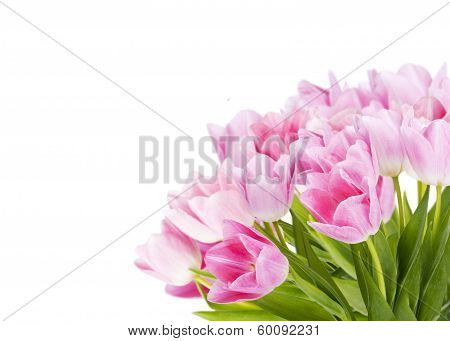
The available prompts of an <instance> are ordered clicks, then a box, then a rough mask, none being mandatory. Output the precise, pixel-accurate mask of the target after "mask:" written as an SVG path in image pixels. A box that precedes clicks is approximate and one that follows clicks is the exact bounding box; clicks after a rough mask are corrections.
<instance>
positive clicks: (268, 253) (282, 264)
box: [255, 246, 289, 293]
mask: <svg viewBox="0 0 450 341" xmlns="http://www.w3.org/2000/svg"><path fill="white" fill-rule="evenodd" d="M255 268H256V278H257V281H258V283H259V285H260V286H261V287H263V288H270V289H273V288H275V287H277V286H279V285H280V284H281V283H283V282H284V281H285V280H286V277H287V275H288V272H289V262H288V260H287V259H286V257H285V256H283V254H282V253H281V252H280V250H278V248H276V247H274V246H266V247H264V248H263V249H262V251H261V252H260V253H259V257H258V259H257V261H256V266H255ZM266 293H267V292H266Z"/></svg>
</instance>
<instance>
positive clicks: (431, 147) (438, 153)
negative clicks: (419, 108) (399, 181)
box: [401, 118, 450, 186]
mask: <svg viewBox="0 0 450 341" xmlns="http://www.w3.org/2000/svg"><path fill="white" fill-rule="evenodd" d="M401 132H402V136H403V141H404V145H405V149H406V153H407V155H408V160H409V163H410V165H411V167H412V170H413V172H410V174H411V175H412V176H414V177H416V178H418V179H419V180H420V181H422V182H423V183H425V184H428V185H441V186H448V185H450V123H448V122H446V121H444V120H434V121H432V122H430V123H428V124H427V125H425V126H423V125H422V123H421V122H419V120H417V119H414V118H412V119H410V120H408V122H406V123H405V124H404V125H403V126H402V128H401Z"/></svg>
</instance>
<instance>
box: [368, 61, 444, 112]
mask: <svg viewBox="0 0 450 341" xmlns="http://www.w3.org/2000/svg"><path fill="white" fill-rule="evenodd" d="M446 74H447V68H446V66H445V65H444V66H443V67H442V68H441V69H440V70H439V71H438V73H437V74H436V76H435V77H434V78H432V77H431V75H430V74H429V72H428V71H427V70H426V69H425V68H423V67H421V66H418V65H413V64H406V65H404V66H402V67H401V68H400V69H399V70H398V72H397V73H393V72H386V71H384V72H380V73H377V72H376V71H371V72H369V78H370V84H371V88H372V91H373V92H374V93H376V94H378V96H379V97H380V98H382V99H381V101H382V102H383V103H385V105H386V106H387V107H388V108H390V109H393V110H397V111H401V107H402V105H404V104H408V105H411V106H414V112H415V116H416V117H424V118H427V119H429V120H435V119H441V118H444V117H446V119H448V118H449V117H448V115H447V113H448V112H449V110H450V91H449V90H450V80H449V78H448V77H447V75H446Z"/></svg>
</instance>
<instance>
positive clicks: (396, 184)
mask: <svg viewBox="0 0 450 341" xmlns="http://www.w3.org/2000/svg"><path fill="white" fill-rule="evenodd" d="M392 180H394V187H395V192H396V193H397V201H398V213H399V220H400V221H399V225H400V231H403V228H404V227H405V212H404V209H405V208H404V207H403V199H402V191H401V189H400V182H399V181H398V176H395V177H393V178H392Z"/></svg>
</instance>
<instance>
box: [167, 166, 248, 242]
mask: <svg viewBox="0 0 450 341" xmlns="http://www.w3.org/2000/svg"><path fill="white" fill-rule="evenodd" d="M232 171H233V168H232V166H231V165H228V164H227V163H224V164H222V166H221V167H220V169H219V171H218V174H217V178H216V179H214V180H213V181H212V182H211V180H209V179H204V178H198V179H197V180H195V181H194V183H193V184H190V185H188V190H187V191H186V190H184V191H182V192H181V193H180V194H175V193H170V194H169V206H170V208H171V209H170V210H169V211H168V212H167V213H166V217H167V219H168V220H170V221H171V222H172V223H173V224H174V225H175V226H176V227H177V228H178V229H179V230H181V231H182V232H183V233H185V234H186V235H188V236H189V237H191V238H193V239H195V240H197V241H199V242H203V243H215V242H218V241H220V240H222V238H223V235H222V229H223V221H224V220H225V219H232V220H234V221H238V222H240V223H243V224H247V225H252V224H253V221H254V218H253V216H252V215H251V213H250V210H249V206H248V204H247V201H246V199H245V197H244V196H243V195H242V193H241V191H240V188H239V187H238V185H237V184H236V183H233V175H232V174H230V173H231V172H232Z"/></svg>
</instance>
